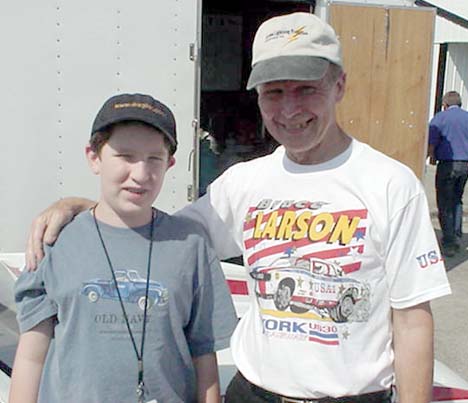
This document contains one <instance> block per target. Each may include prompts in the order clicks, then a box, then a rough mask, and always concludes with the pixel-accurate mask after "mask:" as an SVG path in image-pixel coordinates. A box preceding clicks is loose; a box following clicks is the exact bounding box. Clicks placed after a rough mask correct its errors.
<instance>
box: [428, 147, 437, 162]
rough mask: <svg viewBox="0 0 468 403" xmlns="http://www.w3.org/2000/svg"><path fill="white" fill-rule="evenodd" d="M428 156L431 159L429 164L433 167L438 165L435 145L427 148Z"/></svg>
mask: <svg viewBox="0 0 468 403" xmlns="http://www.w3.org/2000/svg"><path fill="white" fill-rule="evenodd" d="M427 156H428V157H429V163H430V164H431V165H437V159H436V157H435V146H434V144H429V146H428V147H427Z"/></svg>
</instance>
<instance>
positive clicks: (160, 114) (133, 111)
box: [90, 94, 177, 155]
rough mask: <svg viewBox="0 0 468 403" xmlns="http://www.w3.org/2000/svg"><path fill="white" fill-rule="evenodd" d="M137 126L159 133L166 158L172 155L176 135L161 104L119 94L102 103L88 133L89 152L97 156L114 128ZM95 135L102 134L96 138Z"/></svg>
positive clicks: (141, 96) (170, 116) (170, 115)
mask: <svg viewBox="0 0 468 403" xmlns="http://www.w3.org/2000/svg"><path fill="white" fill-rule="evenodd" d="M140 123H141V124H144V125H147V126H149V127H152V128H154V129H156V130H157V131H158V132H160V133H161V134H162V135H163V137H164V141H165V144H167V145H168V150H169V154H170V155H173V154H174V153H175V151H176V149H177V134H176V122H175V118H174V114H173V113H172V111H171V110H170V109H169V108H168V107H167V106H166V105H164V104H163V103H162V102H160V101H158V100H156V99H154V98H153V97H152V96H151V95H145V94H119V95H114V96H113V97H111V98H109V99H108V100H107V101H106V102H104V105H103V106H102V107H101V109H100V110H99V112H98V113H97V115H96V118H95V119H94V122H93V127H92V129H91V140H90V145H91V149H92V150H93V151H95V152H100V151H101V149H102V146H103V145H104V144H106V142H107V141H108V140H109V138H110V136H111V135H112V130H113V128H114V127H115V126H116V125H118V124H140ZM97 133H102V134H99V135H98V136H95V135H96V134H97ZM106 133H107V134H106Z"/></svg>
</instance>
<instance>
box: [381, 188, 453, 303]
mask: <svg viewBox="0 0 468 403" xmlns="http://www.w3.org/2000/svg"><path fill="white" fill-rule="evenodd" d="M385 267H386V271H387V275H388V281H389V287H390V303H391V306H392V308H395V309H403V308H408V307H411V306H414V305H417V304H420V303H423V302H427V301H430V300H432V299H434V298H438V297H441V296H444V295H447V294H450V292H451V291H450V285H449V283H448V280H447V274H446V272H445V266H444V262H443V259H442V257H441V254H440V250H439V246H438V243H437V239H436V236H435V233H434V230H433V228H432V223H431V220H430V215H429V208H428V205H427V199H426V195H425V194H424V191H422V190H421V192H419V193H418V194H417V195H416V196H414V197H413V198H411V200H410V201H409V202H408V203H407V204H406V205H405V206H404V207H403V208H400V209H399V210H398V211H396V212H395V213H394V214H393V216H392V217H391V220H390V228H389V238H388V243H387V245H386V254H385Z"/></svg>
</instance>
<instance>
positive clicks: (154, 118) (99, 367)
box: [10, 94, 236, 403]
mask: <svg viewBox="0 0 468 403" xmlns="http://www.w3.org/2000/svg"><path fill="white" fill-rule="evenodd" d="M176 147H177V140H176V129H175V120H174V117H173V115H172V112H171V111H170V110H169V109H168V108H167V107H166V106H165V105H163V104H162V103H160V102H158V101H156V100H155V99H153V98H151V97H150V96H148V95H141V94H123V95H117V96H114V97H112V98H110V99H109V100H107V101H106V103H105V104H104V105H103V107H102V108H101V110H100V111H99V112H98V115H97V117H96V119H95V121H94V124H93V129H92V135H91V140H90V143H89V145H88V146H87V147H86V156H87V159H88V162H89V165H90V167H91V170H92V171H93V172H94V173H95V174H97V175H100V184H101V186H100V198H99V202H98V203H97V204H96V206H95V207H94V208H92V209H91V210H90V211H85V212H84V213H82V214H80V215H79V216H77V217H76V219H75V220H74V221H73V223H72V224H71V225H69V226H68V227H67V229H66V230H65V231H63V232H62V234H61V236H60V238H59V239H58V240H57V242H56V243H55V245H54V246H53V247H51V248H49V249H48V251H47V257H46V258H45V259H44V260H43V262H42V263H41V265H40V269H39V270H38V271H37V272H35V273H24V274H23V275H22V276H21V277H20V279H19V280H18V282H17V286H16V300H17V303H18V321H19V325H20V330H21V333H22V334H21V337H20V342H19V345H18V350H17V355H16V359H15V364H14V369H13V376H12V386H11V393H10V402H11V403H19V402H21V403H29V402H47V403H54V402H60V403H63V402H71V403H85V402H86V403H92V402H96V403H106V402H109V403H111V402H112V403H117V402H136V401H138V402H147V401H151V402H155V401H157V402H160V403H161V402H164V403H167V402H171V403H173V402H183V403H188V402H194V401H198V402H219V399H220V397H219V384H218V372H217V363H216V355H215V351H216V350H219V349H221V348H225V347H227V346H228V345H229V337H230V335H231V333H232V331H233V329H234V327H235V324H236V318H235V314H234V308H233V306H232V302H231V299H230V296H229V292H228V289H227V285H226V283H225V280H224V277H223V274H222V271H221V268H220V265H219V262H218V261H217V260H216V258H215V254H214V253H213V251H212V250H211V248H210V247H209V246H208V245H207V244H206V242H205V239H204V236H203V232H202V230H200V228H199V227H198V226H197V224H195V223H192V222H190V221H188V220H187V219H183V218H175V217H172V216H169V215H167V214H165V213H163V212H162V211H160V210H157V209H154V208H153V207H152V204H153V202H154V200H155V199H156V197H157V196H158V194H159V192H160V190H161V186H162V184H163V180H164V175H165V173H166V171H167V170H168V169H169V168H170V167H171V166H172V165H174V163H175V159H174V156H173V154H174V152H175V150H176ZM143 364H144V365H143Z"/></svg>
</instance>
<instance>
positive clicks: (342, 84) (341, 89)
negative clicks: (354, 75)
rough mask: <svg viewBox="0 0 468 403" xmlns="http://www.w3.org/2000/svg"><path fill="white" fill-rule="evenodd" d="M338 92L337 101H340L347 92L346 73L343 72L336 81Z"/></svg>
mask: <svg viewBox="0 0 468 403" xmlns="http://www.w3.org/2000/svg"><path fill="white" fill-rule="evenodd" d="M336 86H337V93H336V102H340V101H341V100H342V99H343V97H344V94H345V89H346V73H344V72H343V73H342V74H341V75H340V77H339V78H338V80H337V82H336Z"/></svg>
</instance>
